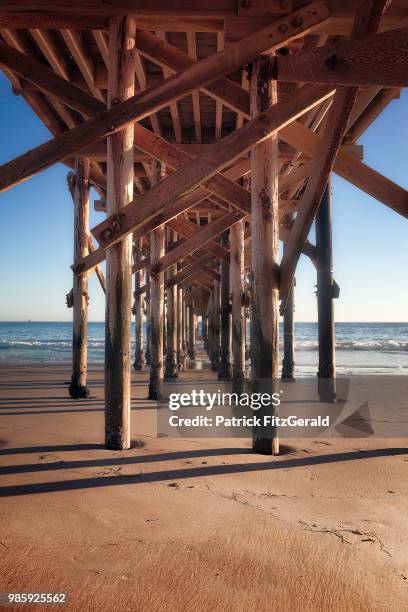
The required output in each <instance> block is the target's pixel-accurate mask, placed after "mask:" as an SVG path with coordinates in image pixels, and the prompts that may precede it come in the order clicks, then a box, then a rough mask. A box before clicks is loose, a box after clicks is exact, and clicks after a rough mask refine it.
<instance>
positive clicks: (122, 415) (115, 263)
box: [105, 17, 136, 450]
mask: <svg viewBox="0 0 408 612" xmlns="http://www.w3.org/2000/svg"><path fill="white" fill-rule="evenodd" d="M135 36H136V22H135V20H134V19H133V18H132V17H114V18H112V19H111V20H110V22H109V74H108V106H109V107H113V106H114V105H115V104H118V103H121V102H124V101H125V100H126V99H128V98H130V97H131V96H133V95H134V86H135V50H134V47H135ZM132 199H133V125H128V126H126V127H125V128H124V129H123V130H120V131H118V132H115V133H114V134H112V135H111V136H109V137H108V152H107V213H108V215H115V214H120V212H121V210H123V208H124V207H125V206H126V205H127V204H128V203H129V202H131V201H132ZM131 252H132V239H131V236H129V237H127V238H125V239H124V240H122V241H121V242H119V243H118V244H115V245H114V246H113V247H112V248H110V249H109V250H108V252H107V255H106V322H105V445H106V447H107V448H110V449H117V450H120V449H126V448H129V447H130V339H131V307H132V304H131V297H132V261H131Z"/></svg>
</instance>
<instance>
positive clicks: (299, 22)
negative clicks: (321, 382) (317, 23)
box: [292, 16, 303, 28]
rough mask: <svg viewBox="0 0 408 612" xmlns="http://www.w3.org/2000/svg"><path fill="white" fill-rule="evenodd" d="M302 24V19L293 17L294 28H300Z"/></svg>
mask: <svg viewBox="0 0 408 612" xmlns="http://www.w3.org/2000/svg"><path fill="white" fill-rule="evenodd" d="M302 23H303V19H302V17H300V16H298V17H295V18H294V19H292V25H293V26H294V27H295V28H300V26H301V25H302Z"/></svg>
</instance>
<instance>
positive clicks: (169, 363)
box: [164, 355, 179, 378]
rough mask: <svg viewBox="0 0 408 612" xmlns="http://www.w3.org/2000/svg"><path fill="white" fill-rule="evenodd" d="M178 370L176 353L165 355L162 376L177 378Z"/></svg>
mask: <svg viewBox="0 0 408 612" xmlns="http://www.w3.org/2000/svg"><path fill="white" fill-rule="evenodd" d="M178 371H179V370H178V363H177V359H176V355H167V357H166V369H165V372H164V378H178Z"/></svg>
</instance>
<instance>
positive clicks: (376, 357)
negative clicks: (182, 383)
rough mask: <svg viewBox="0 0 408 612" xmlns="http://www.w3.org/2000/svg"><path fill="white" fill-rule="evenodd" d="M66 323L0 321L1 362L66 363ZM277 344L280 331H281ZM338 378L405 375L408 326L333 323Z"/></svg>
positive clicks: (300, 353) (302, 326) (96, 356)
mask: <svg viewBox="0 0 408 612" xmlns="http://www.w3.org/2000/svg"><path fill="white" fill-rule="evenodd" d="M88 330H89V331H88V358H89V362H103V359H104V323H89V328H88ZM295 333H296V357H295V361H296V375H297V376H309V375H314V374H315V373H316V369H317V358H318V355H317V324H316V323H297V324H296V329H295ZM71 336H72V325H71V323H69V322H67V323H36V322H27V323H6V322H3V323H1V322H0V363H1V362H11V361H14V362H20V363H23V362H31V363H33V362H34V363H39V362H50V361H59V362H62V361H69V360H70V359H71ZM281 344H282V329H281ZM336 345H337V350H336V365H337V373H338V374H343V375H349V374H360V375H365V374H405V373H406V374H408V323H337V324H336Z"/></svg>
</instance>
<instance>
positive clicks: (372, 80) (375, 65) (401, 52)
mask: <svg viewBox="0 0 408 612" xmlns="http://www.w3.org/2000/svg"><path fill="white" fill-rule="evenodd" d="M276 70H277V78H278V80H281V81H289V82H295V83H328V84H330V83H332V84H336V85H377V86H381V87H406V86H407V85H408V28H400V29H398V30H388V31H387V32H382V33H380V34H372V35H370V36H365V37H363V38H358V39H355V40H341V41H339V42H332V43H329V44H327V45H324V46H323V47H315V48H308V49H306V50H304V51H301V52H300V53H298V54H296V55H288V56H286V57H278V58H277V59H276Z"/></svg>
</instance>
